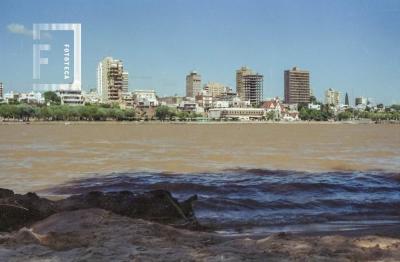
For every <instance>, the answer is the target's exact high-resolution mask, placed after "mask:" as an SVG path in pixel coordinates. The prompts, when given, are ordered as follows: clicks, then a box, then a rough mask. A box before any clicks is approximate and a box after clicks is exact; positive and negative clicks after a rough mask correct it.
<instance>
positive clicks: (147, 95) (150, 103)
mask: <svg viewBox="0 0 400 262" xmlns="http://www.w3.org/2000/svg"><path fill="white" fill-rule="evenodd" d="M133 99H134V101H135V104H136V106H137V107H156V106H158V100H157V95H156V92H155V91H154V90H135V91H133Z"/></svg>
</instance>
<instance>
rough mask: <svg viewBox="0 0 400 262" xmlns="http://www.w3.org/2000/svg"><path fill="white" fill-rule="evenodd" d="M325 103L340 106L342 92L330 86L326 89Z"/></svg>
mask: <svg viewBox="0 0 400 262" xmlns="http://www.w3.org/2000/svg"><path fill="white" fill-rule="evenodd" d="M325 104H327V105H334V106H338V105H339V104H340V92H339V91H336V90H333V89H332V88H329V89H328V90H326V91H325Z"/></svg>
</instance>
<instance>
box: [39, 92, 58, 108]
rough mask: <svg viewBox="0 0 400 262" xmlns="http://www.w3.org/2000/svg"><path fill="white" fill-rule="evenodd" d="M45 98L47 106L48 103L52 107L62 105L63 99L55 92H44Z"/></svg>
mask: <svg viewBox="0 0 400 262" xmlns="http://www.w3.org/2000/svg"><path fill="white" fill-rule="evenodd" d="M43 96H44V101H45V102H46V104H48V103H50V104H51V105H59V104H61V98H60V97H59V96H58V95H57V94H56V93H55V92H53V91H46V92H44V94H43Z"/></svg>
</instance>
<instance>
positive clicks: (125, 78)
mask: <svg viewBox="0 0 400 262" xmlns="http://www.w3.org/2000/svg"><path fill="white" fill-rule="evenodd" d="M128 78H129V73H128V72H127V71H124V72H123V73H122V92H123V93H127V92H128Z"/></svg>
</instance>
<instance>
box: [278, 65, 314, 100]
mask: <svg viewBox="0 0 400 262" xmlns="http://www.w3.org/2000/svg"><path fill="white" fill-rule="evenodd" d="M284 78H285V103H288V104H297V103H310V73H309V72H308V71H305V70H299V69H298V68H297V67H293V68H292V70H285V73H284Z"/></svg>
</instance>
